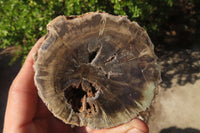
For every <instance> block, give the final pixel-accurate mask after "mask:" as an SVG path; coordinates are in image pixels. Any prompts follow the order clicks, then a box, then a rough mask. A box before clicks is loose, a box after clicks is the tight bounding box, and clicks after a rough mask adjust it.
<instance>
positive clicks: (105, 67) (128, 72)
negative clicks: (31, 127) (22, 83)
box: [34, 12, 160, 129]
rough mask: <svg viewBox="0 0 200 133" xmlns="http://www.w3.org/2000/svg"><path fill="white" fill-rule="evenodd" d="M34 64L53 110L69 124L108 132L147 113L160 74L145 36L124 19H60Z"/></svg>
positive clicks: (93, 16)
mask: <svg viewBox="0 0 200 133" xmlns="http://www.w3.org/2000/svg"><path fill="white" fill-rule="evenodd" d="M47 30H48V33H47V35H46V38H45V40H44V42H43V43H42V45H41V47H40V48H39V50H38V52H37V54H36V56H35V61H34V70H35V84H36V86H37V88H38V93H39V96H40V97H41V99H42V100H43V101H44V103H45V104H46V105H47V107H48V109H49V110H50V111H51V112H52V113H53V114H54V115H55V116H56V117H58V118H59V119H61V120H63V121H64V122H65V123H67V124H72V125H76V126H89V127H91V128H95V129H99V128H109V127H113V126H117V125H120V124H123V123H126V122H128V121H130V120H131V119H133V118H135V117H137V116H138V115H139V114H140V113H141V112H144V111H145V110H146V109H147V108H148V107H149V106H150V104H151V101H152V99H153V98H154V93H155V89H156V86H157V83H158V82H159V80H160V69H159V67H158V65H157V57H156V55H155V54H154V49H153V44H152V42H151V40H150V38H149V37H148V35H147V33H146V31H145V30H144V29H143V28H141V27H140V26H139V25H138V24H137V23H136V22H130V21H129V20H128V19H127V18H126V17H124V16H113V15H109V14H107V13H99V12H93V13H88V14H85V15H82V16H77V17H65V16H59V17H57V18H55V19H54V20H52V21H51V22H50V23H49V24H48V25H47Z"/></svg>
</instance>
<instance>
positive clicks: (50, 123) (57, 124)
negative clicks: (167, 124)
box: [3, 37, 148, 133]
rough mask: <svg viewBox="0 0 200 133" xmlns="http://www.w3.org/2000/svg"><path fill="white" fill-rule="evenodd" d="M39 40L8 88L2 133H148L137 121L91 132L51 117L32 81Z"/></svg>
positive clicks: (144, 126)
mask: <svg viewBox="0 0 200 133" xmlns="http://www.w3.org/2000/svg"><path fill="white" fill-rule="evenodd" d="M43 40H44V37H42V38H40V39H39V40H38V41H37V43H36V44H35V46H34V47H33V48H32V50H31V51H30V52H29V54H28V56H27V58H26V61H25V63H24V65H23V66H22V68H21V70H20V72H19V73H18V75H17V76H16V78H15V79H14V81H13V83H12V85H11V87H10V90H9V95H8V102H7V108H6V114H5V121H4V130H3V131H4V133H62V132H65V133H126V132H128V131H130V130H131V129H138V131H141V133H142V132H143V133H148V127H147V125H146V124H145V123H144V122H143V121H141V120H139V119H133V120H132V121H130V122H128V123H126V124H123V125H120V126H117V127H114V128H109V129H100V130H94V129H91V128H89V127H75V128H71V126H70V125H66V124H64V123H63V122H62V121H60V120H58V119H57V118H55V117H54V116H53V114H52V113H51V112H50V111H49V110H48V109H47V107H46V106H45V104H44V103H43V102H42V101H41V99H40V98H39V97H38V94H37V88H36V87H35V85H34V79H33V77H34V70H33V54H34V53H35V52H36V51H37V50H38V47H39V46H40V45H41V43H42V42H43ZM137 133H140V132H137Z"/></svg>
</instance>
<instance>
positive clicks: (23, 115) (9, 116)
mask: <svg viewBox="0 0 200 133" xmlns="http://www.w3.org/2000/svg"><path fill="white" fill-rule="evenodd" d="M43 40H44V37H42V38H40V39H39V40H38V41H37V43H36V44H35V45H34V47H33V48H32V50H31V51H30V52H29V54H28V56H27V58H26V60H25V62H24V65H23V66H22V68H21V70H20V72H19V73H18V75H17V76H16V78H15V79H14V81H13V83H12V85H11V87H10V90H9V95H8V102H7V108H6V114H5V121H4V130H6V131H4V132H12V131H14V130H16V128H20V127H22V126H23V125H25V124H27V123H28V122H30V121H32V119H33V117H34V115H35V111H36V107H37V97H38V96H37V90H36V88H35V85H34V79H33V77H34V70H33V53H34V52H36V51H37V48H38V47H39V45H41V43H42V42H43ZM10 125H12V126H10ZM7 130H9V131H7Z"/></svg>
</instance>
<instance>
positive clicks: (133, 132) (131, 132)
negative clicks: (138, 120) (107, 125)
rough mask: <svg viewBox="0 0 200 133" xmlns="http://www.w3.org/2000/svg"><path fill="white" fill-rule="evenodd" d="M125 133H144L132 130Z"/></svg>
mask: <svg viewBox="0 0 200 133" xmlns="http://www.w3.org/2000/svg"><path fill="white" fill-rule="evenodd" d="M127 133H144V132H142V131H141V130H139V129H136V128H134V129H131V130H129V131H128V132H127Z"/></svg>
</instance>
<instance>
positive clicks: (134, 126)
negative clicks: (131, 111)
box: [86, 119, 149, 133]
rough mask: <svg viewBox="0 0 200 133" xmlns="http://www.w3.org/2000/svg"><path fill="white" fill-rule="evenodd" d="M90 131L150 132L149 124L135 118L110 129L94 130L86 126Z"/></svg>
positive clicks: (97, 132) (92, 132)
mask: <svg viewBox="0 0 200 133" xmlns="http://www.w3.org/2000/svg"><path fill="white" fill-rule="evenodd" d="M86 130H87V131H88V132H89V133H148V132H149V129H148V126H147V125H146V124H145V123H144V122H143V121H142V120H140V119H133V120H131V121H130V122H128V123H125V124H122V125H120V126H117V127H113V128H109V129H100V130H93V129H90V128H88V127H87V128H86Z"/></svg>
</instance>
